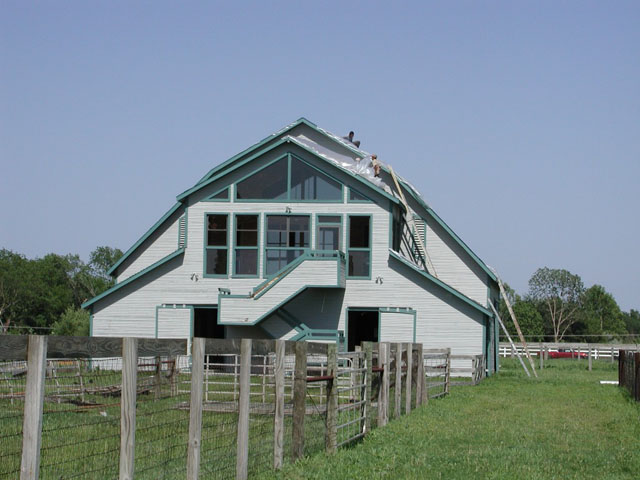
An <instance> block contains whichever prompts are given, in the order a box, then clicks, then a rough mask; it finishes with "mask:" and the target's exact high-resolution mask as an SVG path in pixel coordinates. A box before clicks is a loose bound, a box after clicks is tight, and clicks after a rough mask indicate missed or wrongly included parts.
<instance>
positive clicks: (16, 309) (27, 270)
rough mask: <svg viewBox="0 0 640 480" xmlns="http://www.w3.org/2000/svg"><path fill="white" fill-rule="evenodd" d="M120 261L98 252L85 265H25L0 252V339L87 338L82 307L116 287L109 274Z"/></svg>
mask: <svg viewBox="0 0 640 480" xmlns="http://www.w3.org/2000/svg"><path fill="white" fill-rule="evenodd" d="M121 256H122V251H121V250H119V249H117V248H111V247H98V248H96V249H95V250H94V251H93V252H91V254H90V255H89V261H88V262H87V263H85V262H83V261H82V260H81V259H80V257H79V256H78V255H72V254H68V255H57V254H55V253H50V254H48V255H45V256H44V257H42V258H34V259H28V258H26V257H25V256H24V255H21V254H19V253H16V252H12V251H11V250H7V249H0V333H4V334H6V333H19V334H27V333H38V334H46V333H53V334H55V335H89V312H87V311H86V310H83V309H81V308H80V305H82V303H83V302H85V301H86V300H88V299H90V298H93V297H95V296H96V295H99V294H100V293H102V292H104V291H105V290H107V289H109V288H110V287H112V286H113V285H114V280H113V279H112V278H111V277H110V276H109V275H108V274H107V271H108V270H109V268H111V266H112V265H113V264H114V263H115V262H117V261H118V259H119V258H120V257H121Z"/></svg>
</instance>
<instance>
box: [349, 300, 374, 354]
mask: <svg viewBox="0 0 640 480" xmlns="http://www.w3.org/2000/svg"><path fill="white" fill-rule="evenodd" d="M379 322H380V312H379V311H378V309H377V308H375V309H366V310H365V309H359V310H348V311H347V349H348V350H349V351H350V352H353V350H354V349H355V347H356V345H360V343H362V342H377V341H378V340H379Z"/></svg>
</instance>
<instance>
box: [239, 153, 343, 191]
mask: <svg viewBox="0 0 640 480" xmlns="http://www.w3.org/2000/svg"><path fill="white" fill-rule="evenodd" d="M284 158H286V159H287V195H286V198H282V199H251V198H238V184H239V183H241V182H243V181H244V180H246V179H248V178H249V177H251V176H253V175H254V174H256V173H258V172H260V171H262V170H264V169H265V168H268V167H270V166H271V165H273V164H274V163H276V162H279V161H280V160H282V159H284ZM293 160H296V161H298V162H302V163H304V164H305V165H306V166H307V167H309V168H311V169H313V170H315V171H317V172H318V173H320V174H321V175H324V176H325V177H327V178H329V179H330V180H332V181H334V182H336V183H337V184H338V185H339V187H340V195H339V196H338V197H337V198H336V199H334V200H313V199H310V200H308V199H296V198H292V195H291V163H292V161H293ZM233 185H234V189H233V200H234V202H238V203H344V197H345V185H344V184H343V182H341V181H340V180H338V179H337V178H335V177H334V176H333V175H331V174H330V173H327V172H325V171H323V170H321V169H319V168H317V167H315V166H314V165H312V164H311V163H309V162H308V161H306V160H304V159H303V158H301V157H300V156H298V155H296V154H294V153H291V152H288V153H286V154H284V155H280V156H279V157H277V158H275V159H274V160H272V161H270V162H269V163H267V164H266V165H264V166H262V167H260V168H257V169H255V170H252V171H251V172H250V173H248V174H247V175H244V176H243V177H241V178H239V179H238V180H236V181H235V182H234V184H233Z"/></svg>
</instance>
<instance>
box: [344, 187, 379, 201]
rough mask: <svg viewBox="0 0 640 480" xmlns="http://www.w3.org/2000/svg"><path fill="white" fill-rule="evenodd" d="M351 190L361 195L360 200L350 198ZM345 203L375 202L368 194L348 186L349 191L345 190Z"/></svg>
mask: <svg viewBox="0 0 640 480" xmlns="http://www.w3.org/2000/svg"><path fill="white" fill-rule="evenodd" d="M351 192H353V193H355V194H357V195H360V196H361V197H364V198H363V199H361V200H354V199H352V198H351ZM347 203H375V202H374V201H373V200H371V199H370V198H369V197H368V196H366V195H365V194H364V193H362V192H361V191H360V190H358V189H355V188H352V187H349V191H348V192H347Z"/></svg>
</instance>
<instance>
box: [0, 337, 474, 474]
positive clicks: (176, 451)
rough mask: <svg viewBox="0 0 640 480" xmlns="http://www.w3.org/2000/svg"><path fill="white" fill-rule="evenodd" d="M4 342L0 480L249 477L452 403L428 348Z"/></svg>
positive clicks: (436, 357)
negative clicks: (446, 400) (444, 399)
mask: <svg viewBox="0 0 640 480" xmlns="http://www.w3.org/2000/svg"><path fill="white" fill-rule="evenodd" d="M186 347H187V341H186V340H156V339H132V338H125V339H123V338H101V337H91V338H80V337H55V336H49V337H42V336H30V337H26V336H25V337H17V336H3V337H1V338H0V407H1V408H0V425H1V427H2V428H1V429H0V479H1V478H16V477H17V476H20V478H21V479H36V478H38V477H39V476H42V477H45V478H49V477H52V478H53V477H55V478H61V479H62V478H64V479H66V478H73V477H82V478H90V477H92V476H93V477H96V476H99V477H104V478H106V477H111V478H113V477H116V476H118V475H119V476H120V478H128V479H131V478H134V475H135V478H143V479H145V478H149V479H158V478H175V477H177V476H182V475H184V472H185V471H186V472H187V478H189V479H197V478H204V477H206V478H229V477H234V476H235V477H236V478H247V476H248V475H249V474H251V473H255V472H258V471H261V470H265V469H269V468H280V467H281V466H282V465H283V464H284V463H285V462H288V461H293V460H295V459H297V458H299V457H301V456H303V455H308V454H310V453H313V452H316V451H321V450H326V451H327V452H333V451H335V450H336V449H337V448H339V447H341V446H344V445H348V444H350V443H352V442H354V441H356V440H358V439H360V438H362V437H364V436H365V435H367V434H368V433H369V432H370V430H371V428H373V427H376V426H380V427H381V426H384V425H385V424H386V423H387V422H388V421H389V419H390V418H391V417H398V416H400V415H403V414H407V413H409V412H410V411H411V410H412V409H414V408H416V407H418V406H420V405H422V404H425V403H427V402H428V401H429V400H430V399H434V398H438V397H441V396H443V395H446V394H447V393H448V392H449V386H450V385H451V376H452V372H453V371H454V369H452V367H451V361H452V359H454V360H465V361H469V362H470V363H471V368H469V369H467V370H465V371H464V372H458V373H465V374H466V373H469V377H471V382H472V383H477V382H478V381H480V380H481V379H482V378H484V358H483V357H482V356H469V357H465V356H458V357H456V356H452V355H451V351H450V349H439V350H423V347H422V344H415V343H363V346H362V348H359V349H357V351H355V352H340V353H338V352H337V349H336V346H335V345H334V344H322V343H311V342H289V341H286V342H285V341H283V340H246V339H245V340H240V339H233V340H217V339H201V338H194V339H193V342H192V355H191V356H185V355H184V353H185V351H186Z"/></svg>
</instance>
